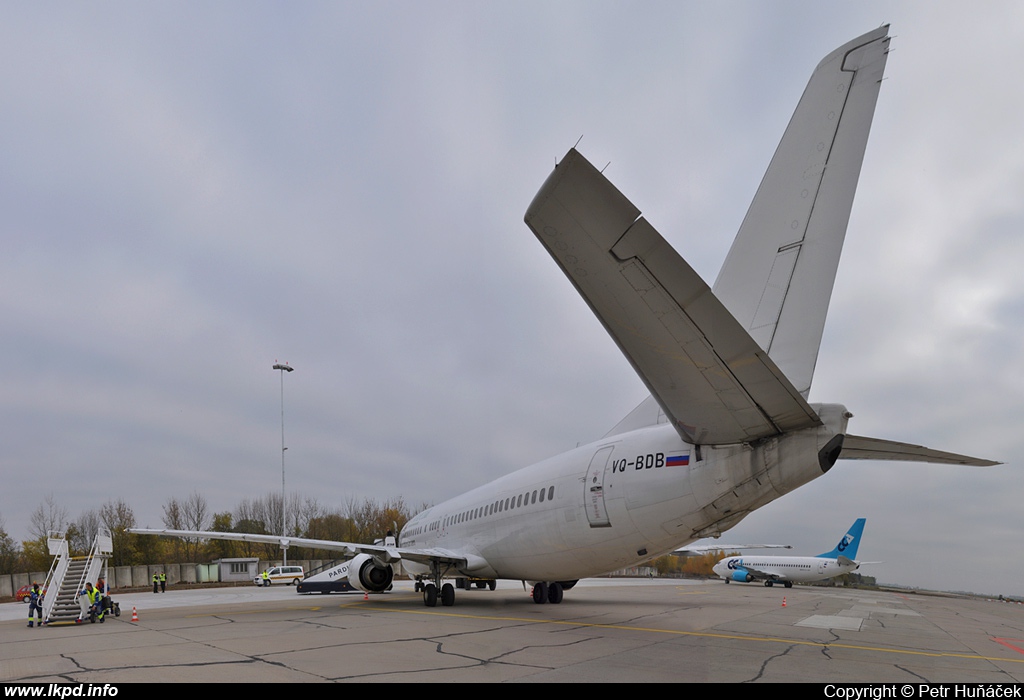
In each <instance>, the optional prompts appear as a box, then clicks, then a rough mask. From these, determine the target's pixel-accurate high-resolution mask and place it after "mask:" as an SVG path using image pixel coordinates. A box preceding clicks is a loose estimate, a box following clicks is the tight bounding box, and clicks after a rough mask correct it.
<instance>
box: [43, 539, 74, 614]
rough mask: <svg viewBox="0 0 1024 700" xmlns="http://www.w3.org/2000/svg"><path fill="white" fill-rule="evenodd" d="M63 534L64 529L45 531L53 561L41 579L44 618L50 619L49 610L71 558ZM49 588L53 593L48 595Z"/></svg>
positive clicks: (55, 600) (55, 598) (54, 601)
mask: <svg viewBox="0 0 1024 700" xmlns="http://www.w3.org/2000/svg"><path fill="white" fill-rule="evenodd" d="M65 534H66V533H65V532H64V530H50V531H49V532H47V533H46V546H47V551H49V553H50V554H51V555H52V556H53V563H52V564H50V570H49V571H48V572H47V573H46V579H45V580H44V581H43V594H44V595H43V619H44V620H49V619H50V612H51V611H52V610H53V606H54V605H55V604H56V602H57V596H58V594H59V593H60V586H61V584H62V583H63V582H64V576H65V574H67V571H68V565H69V564H70V563H71V559H70V558H69V557H68V541H67V538H66V537H65ZM55 550H56V551H55ZM51 589H52V590H53V595H50V590H51Z"/></svg>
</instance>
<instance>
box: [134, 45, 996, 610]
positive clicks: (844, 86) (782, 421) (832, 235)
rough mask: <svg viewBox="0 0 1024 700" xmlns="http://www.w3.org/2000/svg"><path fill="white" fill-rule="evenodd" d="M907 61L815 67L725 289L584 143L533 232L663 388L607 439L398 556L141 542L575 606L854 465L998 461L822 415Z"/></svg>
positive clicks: (655, 388)
mask: <svg viewBox="0 0 1024 700" xmlns="http://www.w3.org/2000/svg"><path fill="white" fill-rule="evenodd" d="M888 47H889V37H888V27H887V26H883V27H881V28H879V29H876V30H874V31H871V32H868V33H867V34H865V35H863V36H861V37H858V38H857V39H854V40H853V41H851V42H849V43H847V44H844V45H843V46H841V47H840V48H838V49H836V50H835V51H833V52H832V53H830V54H829V55H828V56H826V57H825V58H824V60H822V62H821V63H820V64H819V65H818V67H817V68H816V69H815V71H814V73H813V75H812V76H811V79H810V82H809V84H808V85H807V88H806V90H805V91H804V94H803V97H802V98H801V99H800V102H799V104H798V105H797V108H796V112H795V114H794V115H793V118H792V120H791V121H790V124H789V126H788V127H787V129H786V132H785V134H784V135H783V137H782V142H781V143H780V144H779V147H778V149H777V151H776V153H775V155H774V157H773V158H772V161H771V164H770V165H769V167H768V171H767V173H766V174H765V176H764V179H763V180H762V182H761V185H760V187H759V188H758V191H757V194H756V195H755V197H754V201H753V203H752V204H751V206H750V210H749V211H748V213H747V216H746V218H745V219H744V221H743V224H742V226H741V227H740V230H739V233H738V234H737V236H736V240H735V242H734V243H733V246H732V249H731V250H730V252H729V255H728V257H727V258H726V261H725V265H724V267H723V268H722V271H721V273H720V274H719V277H718V281H717V282H716V283H715V286H714V289H711V288H709V287H708V286H707V284H705V283H704V281H703V280H702V279H701V278H700V277H699V276H698V275H697V273H696V272H694V271H693V269H692V268H691V267H690V266H689V265H688V264H687V263H686V261H685V260H683V258H682V257H680V256H679V254H678V253H676V251H675V250H673V249H672V247H671V246H670V245H669V244H668V243H667V242H666V241H665V239H664V238H662V237H661V235H659V234H658V232H657V231H655V230H654V228H653V227H652V226H651V225H650V224H649V223H647V221H646V220H645V219H643V218H641V217H640V212H639V211H638V210H637V209H636V207H634V206H633V205H632V204H631V203H630V202H629V200H627V199H626V197H625V196H624V195H623V194H622V193H620V192H619V191H618V190H617V189H616V188H615V187H614V186H613V185H612V184H611V183H610V182H609V181H608V180H606V179H605V178H604V176H603V175H602V174H601V173H600V172H598V171H597V169H596V168H594V167H593V166H592V165H591V164H590V163H589V162H587V160H586V159H585V158H584V157H583V156H582V155H580V154H579V153H578V152H577V151H576V150H575V149H572V150H570V151H569V152H568V154H566V156H565V158H563V159H562V161H561V162H560V163H559V164H558V165H557V166H556V167H555V170H554V172H553V173H552V174H551V175H550V176H549V177H548V179H547V181H546V182H545V183H544V185H543V187H541V189H540V191H539V192H538V194H537V196H536V197H535V198H534V200H533V202H532V203H531V204H530V207H529V209H528V210H527V212H526V224H527V225H528V226H529V227H530V228H531V229H532V230H533V232H534V233H535V234H536V236H537V238H538V240H540V242H541V243H542V244H543V245H544V246H545V248H546V249H547V250H548V252H549V253H550V254H551V255H552V257H553V258H554V259H555V262H556V263H558V265H559V266H560V267H561V269H562V271H563V272H565V274H566V275H567V276H568V277H569V279H570V281H571V282H572V284H573V285H574V286H575V287H576V289H577V291H578V292H579V293H580V294H582V295H583V297H584V299H586V301H587V303H588V304H589V305H590V307H591V309H592V310H593V311H594V313H595V314H596V315H597V316H598V318H599V319H600V320H601V322H602V323H603V324H604V326H605V328H606V329H607V330H608V332H609V334H611V336H612V338H613V339H614V340H615V342H616V343H617V344H618V346H619V348H620V349H621V350H622V352H623V353H624V354H625V356H626V358H627V359H628V360H629V362H630V364H632V366H633V368H634V369H635V370H636V371H637V373H638V374H639V375H640V378H641V379H642V380H643V382H644V383H645V384H646V385H647V387H648V389H649V390H650V392H651V396H650V397H649V398H647V399H646V400H644V401H643V402H642V403H641V404H640V405H639V406H638V407H637V408H636V409H634V410H633V411H632V412H631V413H629V414H628V415H627V416H626V417H625V418H624V419H623V420H622V421H620V422H619V424H618V425H616V426H615V427H614V428H612V429H611V430H610V431H609V432H608V433H607V434H606V435H605V436H604V437H603V438H601V439H600V440H598V441H596V442H594V443H591V444H589V445H585V446H582V447H578V448H576V449H574V450H571V451H570V452H567V453H565V454H562V455H559V456H557V457H552V458H550V459H548V460H545V461H543V462H540V463H538V464H534V465H533V466H530V467H526V468H525V469H522V470H520V471H517V472H514V473H512V474H508V475H507V476H504V477H502V478H500V479H498V480H496V481H493V482H491V483H489V484H486V485H484V486H480V487H479V488H475V489H473V490H472V491H469V492H468V493H464V494H462V495H461V496H456V497H455V498H453V499H451V500H449V501H445V502H444V503H441V504H439V505H436V506H433V507H431V508H428V509H426V510H425V511H423V512H422V513H420V514H418V515H416V516H415V517H414V518H412V519H411V520H410V521H409V522H408V523H407V524H406V526H405V528H404V529H403V530H402V532H401V534H400V537H399V539H398V541H397V542H396V543H395V544H393V545H390V544H385V545H365V544H359V543H352V542H328V541H322V540H309V539H303V538H298V537H282V536H274V535H248V534H242V533H214V532H189V531H181V530H177V531H176V530H149V529H134V530H133V532H137V533H149V534H160V535H167V536H190V537H196V536H198V537H205V538H221V539H234V540H247V541H254V542H269V543H278V544H280V545H281V546H283V547H286V546H288V545H289V544H291V545H295V546H304V547H313V548H319V549H332V550H338V551H343V552H345V553H346V554H347V555H349V556H352V557H354V558H353V560H352V562H351V563H350V574H349V582H350V583H351V584H352V585H353V586H355V587H356V588H359V589H360V590H363V591H366V592H368V593H374V592H381V591H385V590H386V589H387V588H388V586H390V585H391V582H392V578H393V576H394V568H393V566H392V565H393V564H394V563H397V562H401V563H402V565H403V568H404V570H405V572H406V573H409V574H412V575H416V576H417V577H419V579H420V580H425V581H426V583H425V585H423V586H422V590H423V600H424V603H425V604H426V605H427V606H430V607H433V606H435V605H436V604H437V601H438V598H440V600H441V603H442V604H443V605H452V604H453V603H454V602H455V587H454V586H453V585H452V584H451V583H445V582H444V579H451V578H456V579H458V578H466V579H469V578H472V579H478V580H479V579H490V580H494V579H513V580H522V581H527V582H530V583H531V584H533V599H534V600H535V601H536V602H538V603H544V602H551V603H558V602H560V601H561V600H562V593H563V591H564V590H565V589H567V588H569V587H571V585H572V584H574V583H575V582H576V580H578V579H581V578H584V577H588V576H594V575H597V574H602V573H605V572H608V571H613V570H616V569H619V568H622V567H626V566H632V565H635V564H638V563H641V562H644V561H647V560H649V559H652V558H654V557H657V556H661V555H664V554H667V553H669V552H671V551H673V550H675V549H677V548H679V547H681V546H684V545H686V544H688V543H690V542H693V541H695V540H698V539H702V538H705V537H717V536H719V535H720V534H721V533H722V532H724V531H726V530H728V529H729V528H731V527H733V526H734V525H736V523H738V522H739V521H740V520H742V519H743V518H744V517H746V516H747V515H748V514H749V513H750V512H751V511H753V510H755V509H756V508H760V507H761V506H763V505H765V504H767V503H770V502H771V501H773V500H775V499H776V498H778V497H779V496H782V495H784V494H786V493H789V492H790V491H792V490H793V489H796V488H797V487H799V486H801V485H803V484H805V483H807V482H809V481H811V480H812V479H815V478H817V477H819V476H821V475H822V474H824V473H825V472H827V471H828V470H829V469H831V468H832V466H833V465H834V464H835V462H836V460H837V459H841V458H842V459H884V460H909V461H922V462H936V463H941V464H965V465H975V466H987V465H992V464H997V462H991V461H987V460H981V459H975V458H971V457H966V456H962V455H957V454H951V453H947V452H939V451H936V450H931V449H927V448H924V447H920V446H916V445H908V444H904V443H899V442H893V441H890V440H884V439H872V438H865V437H859V436H856V435H850V434H848V433H847V430H846V426H847V421H848V420H849V418H850V417H851V415H852V414H850V413H849V412H848V411H847V410H846V408H845V407H844V406H841V405H839V404H813V405H812V404H809V403H808V402H807V395H808V392H809V390H810V386H811V378H812V375H813V372H814V365H815V362H816V360H817V355H818V346H819V344H820V342H821V334H822V329H823V327H824V323H825V315H826V312H827V310H828V302H829V297H830V295H831V293H832V285H833V280H834V278H835V273H836V268H837V266H838V263H839V254H840V251H841V248H842V244H843V239H844V237H845V234H846V226H847V222H848V220H849V214H850V209H851V207H852V204H853V196H854V191H855V189H856V185H857V179H858V176H859V174H860V167H861V161H862V159H863V154H864V149H865V145H866V143H867V137H868V131H869V129H870V126H871V119H872V115H873V114H874V107H875V101H876V98H877V96H878V90H879V82H880V81H881V79H882V73H883V70H884V67H885V62H886V57H887V53H888Z"/></svg>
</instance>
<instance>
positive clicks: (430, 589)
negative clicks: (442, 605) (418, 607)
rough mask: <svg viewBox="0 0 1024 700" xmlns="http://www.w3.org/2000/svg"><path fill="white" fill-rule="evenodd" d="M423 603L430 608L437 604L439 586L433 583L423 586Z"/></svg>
mask: <svg viewBox="0 0 1024 700" xmlns="http://www.w3.org/2000/svg"><path fill="white" fill-rule="evenodd" d="M423 604H424V605H426V606H427V607H428V608H433V607H436V606H437V586H435V585H434V584H432V583H428V584H426V585H425V586H423Z"/></svg>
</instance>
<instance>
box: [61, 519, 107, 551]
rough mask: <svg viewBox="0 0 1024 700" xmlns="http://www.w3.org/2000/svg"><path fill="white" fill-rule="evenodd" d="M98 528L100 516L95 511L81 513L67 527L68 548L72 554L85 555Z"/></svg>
mask: <svg viewBox="0 0 1024 700" xmlns="http://www.w3.org/2000/svg"><path fill="white" fill-rule="evenodd" d="M99 527H100V515H99V513H97V512H96V511H95V510H87V511H83V512H82V514H81V515H79V516H78V518H77V519H76V520H75V521H74V522H73V523H71V525H70V526H69V527H68V546H70V547H71V551H72V552H76V553H78V554H85V553H86V552H88V551H89V549H90V548H91V547H92V542H93V539H95V537H96V532H97V530H99Z"/></svg>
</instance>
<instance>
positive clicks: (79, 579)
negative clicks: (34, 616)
mask: <svg viewBox="0 0 1024 700" xmlns="http://www.w3.org/2000/svg"><path fill="white" fill-rule="evenodd" d="M46 542H47V545H48V546H49V549H50V554H52V555H53V564H52V565H51V566H50V572H49V573H48V574H47V576H46V583H45V584H44V586H43V589H44V590H45V591H46V592H47V593H46V597H45V598H44V599H43V620H44V621H45V622H46V624H48V625H49V624H62V623H63V624H74V623H76V622H77V621H78V619H79V617H80V616H81V605H80V604H79V602H78V594H79V592H80V591H82V590H84V589H85V584H86V582H87V581H92V582H93V585H95V582H96V580H97V579H98V578H99V577H100V573H101V572H102V571H103V569H104V567H105V566H106V564H107V557H109V556H110V555H111V553H113V550H114V541H113V538H112V537H111V536H110V530H108V529H107V528H105V527H101V528H99V530H98V531H97V533H96V538H95V539H94V540H93V543H92V548H91V549H90V550H89V554H88V555H86V556H84V557H72V556H70V555H69V550H68V541H67V538H66V537H65V534H64V533H63V532H51V533H50V536H49V537H48V538H47V540H46ZM105 578H106V577H104V579H105ZM53 591H56V595H52V594H51V592H53Z"/></svg>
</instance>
